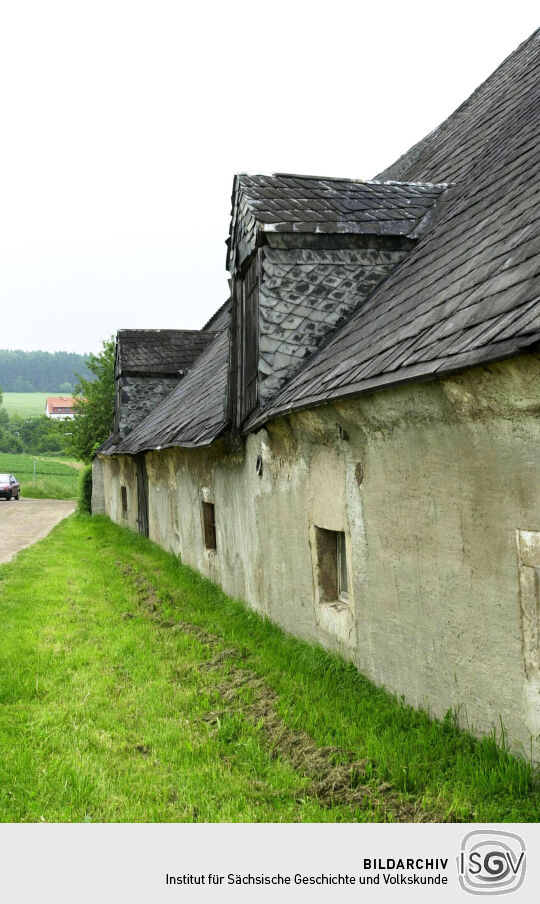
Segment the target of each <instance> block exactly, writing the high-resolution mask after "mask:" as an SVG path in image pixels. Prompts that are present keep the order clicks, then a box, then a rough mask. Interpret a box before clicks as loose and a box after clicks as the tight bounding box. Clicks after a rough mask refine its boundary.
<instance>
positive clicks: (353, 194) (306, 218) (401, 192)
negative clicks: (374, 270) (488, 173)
mask: <svg viewBox="0 0 540 904" xmlns="http://www.w3.org/2000/svg"><path fill="white" fill-rule="evenodd" d="M445 188H446V185H433V184H430V183H428V184H419V183H417V182H376V181H373V182H362V181H359V180H353V179H332V178H323V177H318V176H298V175H292V174H288V173H272V174H261V173H253V174H250V173H241V174H240V175H238V176H236V177H235V180H234V186H233V194H232V213H231V228H230V239H229V242H228V246H229V251H228V255H227V268H228V269H234V267H235V266H239V265H241V264H242V262H243V261H244V260H245V259H246V258H247V257H248V256H249V255H250V254H251V253H252V251H254V249H255V248H256V246H257V233H258V232H304V233H305V232H317V233H325V234H335V233H347V234H349V235H350V234H356V235H365V234H367V235H392V236H411V237H413V236H414V235H416V234H417V233H418V230H419V229H420V231H421V224H422V221H423V220H424V218H425V216H426V214H427V213H428V211H429V210H430V209H431V207H432V206H433V204H434V202H435V201H436V200H437V198H438V197H439V196H440V194H441V193H442V192H443V191H444V189H445ZM235 252H236V259H235Z"/></svg>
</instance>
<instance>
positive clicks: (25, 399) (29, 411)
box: [3, 392, 71, 417]
mask: <svg viewBox="0 0 540 904" xmlns="http://www.w3.org/2000/svg"><path fill="white" fill-rule="evenodd" d="M59 395H65V396H66V395H71V393H69V392H64V393H61V392H4V393H3V397H4V402H3V404H4V408H5V409H6V411H7V413H8V414H21V415H22V416H23V417H37V416H38V415H40V414H45V402H46V401H47V399H48V397H49V396H59Z"/></svg>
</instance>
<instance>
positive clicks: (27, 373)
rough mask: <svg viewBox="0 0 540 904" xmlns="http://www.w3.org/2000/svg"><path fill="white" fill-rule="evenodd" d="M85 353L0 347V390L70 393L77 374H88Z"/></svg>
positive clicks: (83, 375)
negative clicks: (29, 350) (12, 349)
mask: <svg viewBox="0 0 540 904" xmlns="http://www.w3.org/2000/svg"><path fill="white" fill-rule="evenodd" d="M86 358H87V356H86V355H78V354H76V353H75V352H40V351H35V352H23V351H21V350H16V351H11V350H8V349H0V389H2V391H3V392H47V393H51V392H72V390H73V388H74V386H75V383H76V381H77V376H76V375H77V374H80V375H81V376H82V377H86V378H87V377H89V376H90V374H89V372H88V370H87V368H86Z"/></svg>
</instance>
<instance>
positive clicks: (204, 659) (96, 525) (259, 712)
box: [0, 516, 540, 822]
mask: <svg viewBox="0 0 540 904" xmlns="http://www.w3.org/2000/svg"><path fill="white" fill-rule="evenodd" d="M149 581H150V582H151V584H152V585H153V587H155V588H156V590H153V589H152V586H151V584H150V583H149ZM0 600H1V605H0V618H1V621H2V624H1V630H0V669H1V672H2V674H3V676H4V678H3V680H2V682H0V703H1V705H0V818H1V819H2V820H3V821H37V820H41V819H44V820H52V821H60V820H71V821H80V820H87V821H88V820H92V821H216V822H217V821H332V822H333V821H374V820H381V819H390V820H391V819H396V818H397V819H403V818H407V813H409V814H411V813H414V814H415V818H423V819H431V820H438V819H461V820H467V821H469V820H471V821H475V820H476V821H485V822H496V821H516V822H520V821H524V822H525V821H537V820H538V816H539V814H540V806H539V805H540V790H539V789H538V785H537V782H536V779H535V777H534V776H533V774H532V771H531V769H530V768H529V767H528V766H527V765H526V764H525V763H522V762H520V761H517V760H515V759H513V758H512V757H510V756H509V755H508V754H507V753H505V752H504V751H501V750H500V749H499V748H497V747H496V745H495V744H494V743H493V741H492V740H490V739H486V740H484V741H482V742H478V741H475V740H473V739H472V738H471V737H470V736H468V735H467V734H465V733H463V732H458V731H456V730H455V729H454V727H453V726H452V721H451V720H450V719H449V720H447V721H446V722H445V723H440V722H434V721H431V720H430V719H429V718H428V716H427V715H426V714H424V713H421V712H417V711H414V710H412V709H410V708H408V707H405V706H403V705H401V704H400V703H399V702H398V701H396V700H395V699H393V698H392V697H390V696H388V695H387V694H385V693H384V691H382V690H376V689H374V688H373V686H372V685H370V683H369V682H368V681H366V680H365V679H364V678H362V677H361V676H360V675H359V674H358V673H357V672H356V670H355V669H354V668H353V667H352V666H351V665H349V664H346V663H344V662H341V661H340V660H338V659H336V658H334V657H332V656H329V655H328V654H326V653H324V652H323V651H321V650H320V649H317V648H313V647H310V646H308V645H307V644H304V643H302V642H300V641H297V640H295V639H293V638H290V637H287V636H285V635H284V634H283V633H282V632H281V631H280V630H279V629H278V628H277V627H275V626H273V625H271V624H270V623H269V622H266V621H264V620H262V619H261V618H259V617H258V616H257V615H256V614H254V613H252V612H249V611H247V610H246V609H244V607H243V606H241V605H240V604H238V603H236V602H234V601H233V600H231V599H229V598H228V597H227V596H226V595H225V594H223V593H222V592H221V591H220V590H219V588H217V587H215V586H214V585H212V584H210V583H209V582H208V581H206V580H204V579H202V578H201V577H200V576H199V575H197V574H196V573H194V572H193V571H192V570H190V569H189V568H187V567H185V566H183V565H182V564H181V563H180V562H179V561H178V560H177V559H176V558H174V557H173V556H172V555H170V554H168V553H166V552H164V551H163V550H161V549H159V548H158V547H156V546H155V545H153V544H151V543H149V542H148V541H146V540H143V539H142V538H140V537H138V536H136V535H133V534H131V533H129V532H128V531H123V530H121V529H120V528H118V527H116V526H115V525H113V524H111V523H110V522H108V521H107V520H106V519H104V518H94V519H90V518H88V517H85V516H82V517H75V518H71V519H69V520H68V521H66V522H64V523H63V524H61V525H59V526H58V527H57V528H56V529H55V530H54V531H53V533H52V534H51V535H50V536H49V537H48V538H47V539H46V540H44V541H43V542H42V543H40V544H38V545H37V546H35V547H33V548H32V549H30V550H27V551H25V552H23V553H21V554H20V555H19V556H18V558H17V559H16V561H15V562H13V563H10V564H9V565H6V566H2V567H1V568H0ZM220 651H221V652H220ZM243 677H244V678H245V679H246V680H245V681H244V680H242V678H243ZM314 742H315V743H314ZM310 745H311V747H310ZM324 745H330V746H331V747H333V748H336V747H338V748H341V749H343V750H346V751H351V752H352V760H354V761H355V764H356V765H355V767H354V769H352V770H349V772H348V773H347V781H346V782H345V784H343V782H342V781H341V780H342V779H343V774H344V773H343V769H344V765H343V764H346V763H347V762H348V760H349V757H348V756H347V755H346V754H345V753H343V752H339V751H337V752H336V751H335V750H334V751H325V750H324V749H321V748H323V747H324ZM340 764H341V765H340ZM347 768H349V767H347ZM340 769H341V770H342V772H341V773H340V772H339V770H340ZM336 776H337V778H336ZM340 781H341V784H340ZM389 786H390V787H389ZM329 789H330V790H329ZM402 805H403V807H405V809H402ZM407 808H408V810H407ZM409 818H410V815H409Z"/></svg>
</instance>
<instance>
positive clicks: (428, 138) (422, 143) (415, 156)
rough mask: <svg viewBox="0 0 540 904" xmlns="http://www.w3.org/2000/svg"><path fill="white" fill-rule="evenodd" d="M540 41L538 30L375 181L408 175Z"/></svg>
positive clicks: (379, 174) (378, 175) (539, 31)
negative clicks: (497, 80) (510, 68)
mask: <svg viewBox="0 0 540 904" xmlns="http://www.w3.org/2000/svg"><path fill="white" fill-rule="evenodd" d="M539 39H540V28H537V29H536V31H534V32H533V33H532V34H531V35H529V37H528V38H526V39H525V40H524V41H522V42H521V44H519V45H518V47H516V48H515V50H513V51H512V52H511V53H509V54H508V56H507V57H505V59H504V60H503V61H502V62H501V63H500V64H499V65H498V66H497V68H496V69H495V70H494V71H493V72H492V73H491V74H490V75H488V77H487V78H486V79H484V81H483V82H481V84H480V85H478V86H477V87H476V88H475V89H474V91H472V93H471V94H470V95H469V96H468V97H466V98H465V100H464V101H463V102H462V103H461V104H460V105H459V106H458V107H456V109H455V110H453V111H452V113H450V114H449V116H447V117H446V119H444V120H443V121H442V122H441V123H439V125H437V126H436V127H435V128H434V129H432V131H431V132H428V134H427V135H425V136H424V137H423V138H421V139H420V140H419V141H417V142H415V144H413V145H411V146H410V148H408V150H406V151H405V152H404V153H403V154H401V155H400V156H399V157H398V158H397V159H396V160H394V162H393V163H391V164H390V165H389V166H387V167H385V169H384V170H381V172H380V173H378V174H377V176H375V179H380V178H381V177H384V174H385V173H390V174H392V176H393V178H397V179H398V180H399V175H400V173H406V172H407V171H408V170H409V169H411V168H412V167H413V166H415V165H416V164H417V163H418V161H419V160H420V158H421V156H422V155H423V154H424V152H425V151H427V150H428V149H429V147H430V146H431V145H432V144H433V142H434V141H435V139H436V138H438V137H439V136H440V135H441V133H442V132H443V131H444V130H445V129H447V128H449V127H450V124H451V123H453V122H454V121H455V120H456V118H458V117H459V116H460V115H461V114H462V113H463V112H464V111H465V110H466V109H467V108H468V107H469V106H471V105H472V104H474V102H475V101H476V100H477V99H478V97H479V96H480V95H481V93H482V92H483V91H485V90H486V86H488V85H490V84H491V83H492V82H494V81H496V79H497V78H498V77H499V76H500V74H501V72H502V71H503V70H504V69H505V68H507V67H508V66H509V64H510V62H511V60H514V59H517V58H518V57H519V56H520V55H521V54H523V52H524V51H525V50H526V48H527V47H528V46H529V45H532V44H533V43H534V42H535V41H537V40H539Z"/></svg>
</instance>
